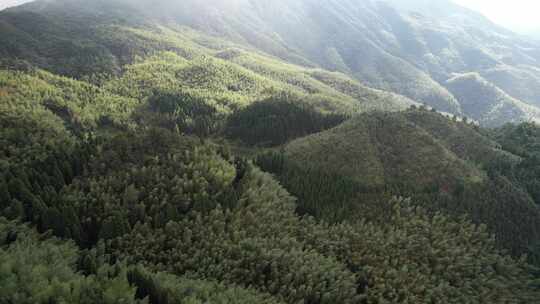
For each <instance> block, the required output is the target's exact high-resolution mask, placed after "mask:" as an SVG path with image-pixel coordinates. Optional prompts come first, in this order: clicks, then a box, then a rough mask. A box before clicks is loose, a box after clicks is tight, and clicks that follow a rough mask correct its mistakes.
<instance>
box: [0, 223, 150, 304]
mask: <svg viewBox="0 0 540 304" xmlns="http://www.w3.org/2000/svg"><path fill="white" fill-rule="evenodd" d="M0 240H1V243H0V259H1V260H2V267H0V285H1V286H2V288H1V289H0V302H3V303H21V304H24V303H28V304H30V303H103V304H106V303H109V304H113V303H115V304H116V303H144V302H142V301H138V300H136V299H135V288H134V287H132V286H131V285H130V284H129V282H128V280H127V275H126V274H127V273H126V271H125V270H122V268H121V267H120V266H103V267H101V268H100V269H99V270H98V272H97V274H96V275H91V276H83V275H81V274H79V273H78V272H77V270H76V262H77V259H78V250H77V248H76V247H75V246H74V245H73V244H72V243H70V242H63V241H60V240H57V239H54V238H46V237H45V236H40V235H38V234H37V233H35V232H34V231H32V230H30V228H28V227H26V226H21V225H19V224H16V223H13V222H9V221H6V220H5V219H4V218H0Z"/></svg>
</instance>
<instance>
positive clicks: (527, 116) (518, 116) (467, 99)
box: [447, 73, 540, 127]
mask: <svg viewBox="0 0 540 304" xmlns="http://www.w3.org/2000/svg"><path fill="white" fill-rule="evenodd" d="M447 87H448V88H449V90H450V91H451V92H453V94H454V96H456V98H457V99H458V100H459V101H460V104H461V105H462V107H463V109H465V110H466V112H467V113H469V115H470V118H472V119H474V120H476V121H478V122H479V123H480V124H481V125H484V126H489V127H495V126H500V125H503V124H504V123H509V122H510V123H511V122H514V123H518V122H521V121H528V122H537V121H538V114H539V113H540V111H539V109H538V108H535V107H533V106H530V105H528V104H526V103H524V102H523V101H520V100H517V99H515V98H513V97H511V96H510V95H508V94H506V93H505V92H504V91H503V90H501V89H500V88H498V87H496V86H495V85H493V84H492V83H490V82H488V81H487V80H486V79H484V78H482V76H480V75H478V74H476V73H469V74H460V75H456V76H454V77H453V78H451V79H449V80H448V81H447Z"/></svg>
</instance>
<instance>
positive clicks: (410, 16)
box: [0, 0, 540, 126]
mask: <svg viewBox="0 0 540 304" xmlns="http://www.w3.org/2000/svg"><path fill="white" fill-rule="evenodd" d="M67 11H70V12H76V13H75V14H73V15H76V16H78V17H77V19H75V18H73V17H72V16H71V15H70V14H66V12H67ZM103 11H106V12H107V13H105V14H104V13H102V12H103ZM119 11H121V13H119ZM120 15H122V16H123V17H119V16H120ZM90 17H92V18H93V19H92V20H93V21H92V23H91V24H88V23H85V22H84V20H88V19H89V18H90ZM24 18H28V19H26V20H29V18H32V19H37V20H41V21H40V22H42V26H40V29H48V31H49V33H50V34H52V35H53V37H54V38H53V39H51V40H50V41H49V42H50V43H49V44H48V45H47V43H46V46H42V45H41V44H40V43H38V44H36V38H38V37H36V36H35V35H36V34H38V33H39V29H36V28H34V29H29V28H25V25H24V24H29V23H30V22H23V20H25V19H24ZM1 20H2V21H1V22H0V31H2V36H3V37H4V38H3V41H2V42H3V44H4V45H5V46H9V48H7V47H4V48H3V50H2V49H0V53H1V54H3V55H4V56H6V57H7V58H9V56H11V55H10V54H15V53H17V54H19V55H18V57H22V58H23V59H26V60H29V61H31V62H33V63H37V64H40V66H41V67H45V68H53V67H55V69H58V66H61V63H59V62H47V61H48V60H50V57H55V56H47V54H48V53H49V52H51V50H53V51H54V52H61V53H62V54H63V56H66V57H67V58H70V59H69V60H68V62H69V61H70V60H73V61H77V62H85V60H89V59H90V58H93V59H90V61H93V62H94V65H92V66H90V65H88V66H86V67H84V68H83V69H80V70H79V71H75V70H73V69H72V68H71V69H70V68H69V67H66V68H65V69H64V70H58V71H59V72H61V73H62V74H68V75H72V76H76V75H78V74H81V73H84V74H88V73H89V72H90V73H92V74H93V73H101V72H114V73H118V72H119V70H120V68H121V67H122V66H123V65H124V64H125V63H126V62H128V61H130V60H131V58H132V57H133V56H134V55H141V54H145V53H147V52H148V51H149V50H150V49H151V48H149V47H148V45H147V43H148V41H141V40H140V39H135V38H129V39H128V40H127V41H126V37H124V38H123V39H118V40H117V39H106V40H104V39H103V38H104V37H105V36H107V37H114V35H115V33H114V31H116V30H117V29H115V28H114V27H113V28H111V27H110V25H111V24H115V25H120V26H127V27H133V26H145V27H148V26H150V25H151V24H159V25H161V26H165V27H170V28H172V29H174V30H178V28H179V27H184V28H185V27H190V28H192V29H195V30H197V31H199V32H202V33H205V34H206V35H211V36H214V37H216V36H221V37H225V38H226V40H230V41H234V42H235V43H237V44H238V45H243V46H244V47H247V48H249V49H250V50H260V51H263V52H265V53H268V54H270V55H274V56H277V57H279V58H281V59H284V60H286V61H289V62H291V63H295V64H299V65H303V66H307V67H322V68H325V69H328V70H331V71H339V72H342V73H345V74H348V75H349V76H351V77H353V78H355V79H357V80H360V81H361V82H363V83H365V84H366V85H368V86H370V87H372V88H375V89H382V90H385V91H391V92H395V93H397V94H400V95H404V96H407V97H408V98H410V99H412V100H415V101H417V102H419V103H427V104H428V105H430V106H433V107H435V108H436V109H438V110H440V111H444V112H449V113H453V114H458V115H463V116H473V115H472V114H473V111H470V110H469V109H468V110H467V111H466V110H464V109H463V107H462V105H461V104H460V102H459V101H458V100H457V99H456V98H455V96H454V95H453V94H452V93H451V92H449V90H448V88H447V87H446V86H447V80H448V79H450V78H452V77H453V75H454V73H468V72H478V73H480V74H481V75H483V76H485V77H486V79H489V80H491V81H492V82H493V83H494V84H495V85H497V86H499V88H500V89H502V90H505V91H506V93H507V94H509V95H510V96H512V97H514V98H516V99H520V100H522V101H523V102H524V103H527V104H528V105H530V106H531V107H532V108H531V111H530V112H531V113H532V114H531V115H532V116H534V118H535V119H536V118H537V117H538V114H537V113H536V112H537V111H536V110H537V107H538V103H537V101H538V98H539V97H538V92H536V90H535V89H534V87H535V84H536V83H537V81H536V80H537V79H539V78H540V73H539V72H538V71H539V69H540V45H537V44H536V43H535V42H530V41H525V40H523V38H522V37H520V36H517V35H515V34H513V33H511V32H510V31H507V30H504V29H502V28H499V27H498V26H496V25H494V24H492V23H491V22H489V21H488V20H487V19H485V18H484V17H482V16H481V15H479V14H476V13H474V12H472V11H469V10H467V9H465V8H462V7H459V6H457V5H454V4H453V3H452V2H450V1H446V0H437V1H429V2H426V1H404V0H395V1H390V0H388V1H372V0H370V1H358V0H332V1H326V2H312V1H307V0H303V1H297V2H295V3H291V2H290V1H283V0H278V1H273V2H272V3H265V2H264V1H247V0H235V1H233V0H216V1H209V2H200V1H194V0H188V1H181V2H170V1H157V2H152V3H150V2H148V1H145V0H139V1H125V0H117V1H115V2H112V3H111V2H106V1H101V0H100V1H94V2H93V3H92V4H89V3H82V2H81V1H79V0H56V1H46V2H44V1H38V2H36V3H31V4H28V5H24V6H21V7H18V8H15V9H10V10H8V11H7V12H6V13H4V15H3V17H2V18H1ZM81 20H82V21H83V22H81ZM48 22H50V23H51V25H49V24H48ZM34 24H35V21H34ZM81 25H83V26H81ZM66 26H67V27H68V28H69V29H70V30H69V31H67V30H66V29H65V27H66ZM36 30H38V32H37V33H36V32H35V31H36ZM74 32H75V33H79V34H78V35H80V33H81V32H82V33H84V37H86V39H85V40H82V41H79V42H77V43H72V42H71V40H72V39H73V33H74ZM116 36H118V34H116ZM61 37H65V38H67V39H65V38H61ZM351 37H353V39H351ZM196 39H197V40H196V41H197V43H199V44H202V45H204V46H206V47H210V48H214V47H216V46H217V45H216V43H215V42H213V39H209V38H201V37H199V38H196ZM37 41H39V38H38V40H37ZM150 43H151V42H150ZM220 44H222V43H221V42H220ZM62 45H63V46H62ZM222 45H223V44H222ZM59 46H62V47H61V48H58V47H59ZM127 46H129V47H127ZM159 47H161V48H164V49H165V50H168V49H167V46H166V45H163V44H162V45H160V46H159ZM57 48H58V49H57ZM154 48H155V46H154ZM168 48H170V46H168ZM176 48H177V47H176ZM68 50H71V51H70V52H68ZM52 54H54V53H52ZM52 54H51V55H52ZM81 54H84V55H82V56H81ZM21 55H22V56H21ZM221 56H227V55H226V54H222V55H221ZM233 57H234V56H233ZM47 58H49V59H47ZM231 59H234V58H231ZM98 62H99V64H96V63H98ZM244 64H248V63H246V62H244ZM83 71H84V72H83ZM516 83H519V85H517V86H516V85H514V84H516ZM481 98H484V96H481ZM485 98H490V97H489V96H485ZM514 112H515V113H510V116H509V117H508V118H509V120H512V121H521V120H523V118H524V117H523V115H520V114H519V111H514ZM483 115H484V116H486V117H487V116H490V115H492V113H490V112H486V113H483ZM493 115H494V116H495V117H493V118H487V121H488V125H490V126H492V125H493V124H489V123H490V122H491V123H492V122H496V123H497V125H500V124H501V123H504V122H505V121H502V122H501V121H500V120H499V119H498V117H496V116H497V114H496V113H495V114H493ZM505 118H506V117H505ZM482 122H483V121H482Z"/></svg>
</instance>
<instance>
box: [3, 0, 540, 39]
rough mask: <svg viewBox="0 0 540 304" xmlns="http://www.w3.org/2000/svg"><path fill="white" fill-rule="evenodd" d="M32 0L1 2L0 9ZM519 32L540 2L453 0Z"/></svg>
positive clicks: (532, 20) (533, 27) (530, 23)
mask: <svg viewBox="0 0 540 304" xmlns="http://www.w3.org/2000/svg"><path fill="white" fill-rule="evenodd" d="M29 1H31V0H0V9H3V8H5V7H9V6H13V5H17V4H21V3H24V2H29ZM202 1H204V0H202ZM453 1H454V2H456V3H458V4H460V5H463V6H465V7H469V8H471V9H474V10H476V11H479V12H481V13H482V14H484V15H485V16H486V17H488V18H490V19H491V20H492V21H494V22H495V23H498V24H500V25H502V26H505V27H507V28H510V29H512V30H514V31H517V32H522V33H528V32H532V31H537V32H540V17H539V15H540V0H453Z"/></svg>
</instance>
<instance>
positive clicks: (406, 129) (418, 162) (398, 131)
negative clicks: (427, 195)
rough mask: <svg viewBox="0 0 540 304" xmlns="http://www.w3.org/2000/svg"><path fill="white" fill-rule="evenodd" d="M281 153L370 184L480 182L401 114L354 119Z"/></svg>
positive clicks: (477, 175) (469, 168)
mask: <svg viewBox="0 0 540 304" xmlns="http://www.w3.org/2000/svg"><path fill="white" fill-rule="evenodd" d="M285 154H286V155H287V156H288V157H290V158H291V159H293V160H296V161H299V162H302V163H303V164H304V165H309V164H314V165H316V166H320V167H322V168H324V169H325V170H327V171H334V172H340V173H342V174H344V175H347V176H349V177H352V178H354V179H357V180H358V181H359V182H360V183H362V184H365V185H368V186H382V185H384V184H393V183H396V182H398V181H399V182H400V183H403V184H406V183H410V186H412V187H414V185H416V186H418V187H425V186H427V185H430V184H438V185H447V187H449V188H452V185H453V184H454V182H455V181H453V180H454V179H455V178H462V179H464V180H468V181H472V182H480V181H482V179H483V174H482V173H481V172H480V171H479V170H477V169H476V168H475V167H473V166H470V165H468V164H466V163H465V162H464V161H463V160H461V159H459V158H458V157H457V156H456V155H455V154H454V153H453V152H452V151H450V150H449V149H447V148H446V147H445V146H444V145H443V144H442V143H441V142H439V141H438V140H437V139H435V138H434V137H433V136H431V135H430V133H429V132H428V131H426V130H425V129H423V128H422V127H421V126H419V125H417V124H415V123H414V122H413V121H410V120H409V119H408V118H407V116H406V115H404V114H402V113H396V114H391V113H372V114H366V115H361V116H359V117H355V118H353V119H351V120H350V121H348V122H346V123H344V124H343V125H341V126H339V127H337V128H334V129H332V130H329V131H326V132H323V133H319V134H315V135H312V136H308V137H306V138H302V139H299V140H297V141H294V142H292V143H290V144H289V145H287V147H286V149H285Z"/></svg>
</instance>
